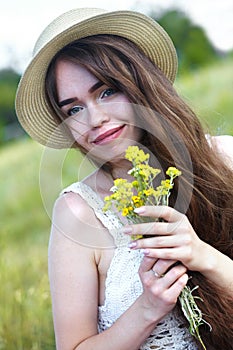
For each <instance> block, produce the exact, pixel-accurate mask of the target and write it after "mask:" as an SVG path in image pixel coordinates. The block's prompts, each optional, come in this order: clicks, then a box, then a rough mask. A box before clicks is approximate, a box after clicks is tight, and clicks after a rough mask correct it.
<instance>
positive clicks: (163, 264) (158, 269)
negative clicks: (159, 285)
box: [152, 259, 176, 277]
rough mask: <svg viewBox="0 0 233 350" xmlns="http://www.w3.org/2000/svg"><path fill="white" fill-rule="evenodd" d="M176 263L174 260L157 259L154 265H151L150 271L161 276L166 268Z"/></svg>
mask: <svg viewBox="0 0 233 350" xmlns="http://www.w3.org/2000/svg"><path fill="white" fill-rule="evenodd" d="M175 263H176V260H165V259H158V260H157V261H156V262H155V264H154V266H153V267H152V271H154V273H155V275H156V274H158V276H160V277H161V276H163V275H164V274H165V273H166V272H167V271H168V269H169V268H170V267H171V266H172V265H174V264H175Z"/></svg>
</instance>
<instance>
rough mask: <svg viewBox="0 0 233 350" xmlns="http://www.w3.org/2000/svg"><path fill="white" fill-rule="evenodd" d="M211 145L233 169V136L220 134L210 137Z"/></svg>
mask: <svg viewBox="0 0 233 350" xmlns="http://www.w3.org/2000/svg"><path fill="white" fill-rule="evenodd" d="M210 143H211V146H212V147H213V148H214V149H215V150H216V151H217V152H218V153H219V154H220V155H221V157H222V158H223V159H224V160H225V162H226V164H228V165H229V166H230V168H232V169H233V136H231V135H219V136H212V137H211V139H210Z"/></svg>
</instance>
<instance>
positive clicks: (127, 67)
mask: <svg viewBox="0 0 233 350" xmlns="http://www.w3.org/2000/svg"><path fill="white" fill-rule="evenodd" d="M176 69H177V61H176V54H175V49H174V47H173V44H172V42H171V40H170V38H169V37H168V35H167V34H166V33H165V32H164V30H163V29H162V28H161V27H160V26H159V25H158V24H157V23H156V22H154V21H153V20H151V19H150V18H148V17H146V16H144V15H142V14H139V13H135V12H131V11H116V12H105V11H103V10H97V9H77V10H72V11H70V12H68V13H66V14H64V15H62V16H60V17H59V18H58V19H56V20H55V21H54V22H53V23H52V24H50V25H49V26H48V27H47V28H46V29H45V31H44V32H43V33H42V34H41V36H40V38H39V39H38V41H37V44H36V47H35V51H34V58H33V60H32V62H31V63H30V65H29V66H28V68H27V70H26V72H25V74H24V75H23V77H22V79H21V83H20V85H19V89H18V93H17V98H16V109H17V113H18V117H19V120H20V122H21V124H22V125H23V127H24V128H25V129H26V130H27V132H28V133H29V134H30V135H31V136H32V137H33V138H35V139H36V140H37V141H39V142H40V143H42V144H45V145H48V146H49V147H54V148H64V147H77V148H79V149H81V151H82V152H83V153H84V154H86V155H87V157H88V158H90V159H92V160H93V161H94V163H95V164H96V165H98V168H97V170H96V171H95V172H94V173H93V174H91V175H90V176H88V177H87V178H86V179H84V180H83V182H81V183H75V184H73V185H71V186H70V187H68V188H67V189H65V190H64V191H63V193H62V194H61V196H60V197H59V198H58V200H57V201H56V203H55V206H54V214H53V224H52V232H51V240H50V246H49V276H50V284H51V294H52V302H53V317H54V326H55V335H56V343H57V348H58V349H62V350H64V349H80V350H81V349H92V348H95V349H101V350H103V349H109V348H111V349H112V350H114V349H117V350H119V349H121V350H128V349H129V350H133V349H135V350H137V349H139V348H140V349H154V348H156V349H198V348H199V347H200V344H199V342H197V341H196V339H195V338H194V337H192V336H191V335H190V334H189V331H188V324H187V323H186V321H185V319H184V316H183V314H182V312H181V311H180V306H179V303H178V302H177V300H178V297H179V295H180V293H181V291H182V289H183V288H184V287H185V285H186V284H187V282H188V278H189V277H188V276H189V275H190V276H191V277H192V278H191V279H190V280H189V282H188V283H189V285H190V286H197V285H198V286H199V288H198V295H199V296H200V297H201V298H202V300H203V301H200V300H197V303H198V305H199V306H200V308H201V310H202V311H203V312H204V315H205V320H206V321H207V322H208V323H209V324H210V325H211V327H212V331H210V329H209V327H208V325H205V324H204V325H202V326H201V327H200V333H201V336H202V340H203V342H204V344H205V345H206V347H207V349H230V348H231V347H232V345H231V343H232V336H233V332H232V322H231V311H232V300H233V298H232V296H233V274H232V267H233V262H232V257H233V251H232V212H233V200H232V199H233V189H232V178H233V175H232V170H231V168H230V167H231V166H232V158H231V157H230V156H229V154H228V153H229V152H228V150H229V149H230V148H231V144H232V139H231V137H225V138H224V137H222V138H221V137H219V138H210V137H209V138H207V137H206V135H205V134H204V131H203V129H202V127H201V125H200V122H199V121H198V119H197V117H196V116H195V115H194V113H193V112H192V111H191V110H190V109H189V107H188V106H187V105H186V104H185V103H184V102H183V101H182V100H181V99H180V97H179V96H178V95H177V93H176V92H175V91H174V89H173V87H172V82H173V81H174V79H175V75H176ZM136 144H138V145H140V146H141V147H142V148H144V149H146V150H147V151H148V152H150V153H151V155H152V156H153V159H152V160H153V165H155V166H156V167H160V169H161V170H162V172H165V170H166V169H167V167H168V166H177V167H178V168H179V169H180V170H182V176H181V177H180V179H179V183H177V184H176V186H175V187H174V189H173V191H172V195H171V201H170V205H171V207H156V206H146V207H141V208H139V209H138V215H141V216H142V217H143V216H149V217H151V222H149V223H146V224H137V225H125V226H124V227H122V224H121V221H120V218H119V214H118V213H114V212H108V213H104V212H103V211H102V207H103V200H104V198H105V196H107V195H109V193H110V192H109V191H110V188H111V187H112V182H113V180H114V179H116V178H119V177H122V178H128V177H129V175H128V173H127V172H128V170H129V167H130V165H129V163H128V161H126V159H125V158H124V152H125V150H126V149H127V147H128V146H130V145H136ZM157 218H161V219H163V220H164V222H155V220H156V219H157ZM142 233H144V234H146V236H145V237H143V238H142V239H140V240H136V241H135V240H134V241H132V240H131V238H130V237H131V235H135V234H142ZM177 262H179V263H177Z"/></svg>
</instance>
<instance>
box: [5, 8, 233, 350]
mask: <svg viewBox="0 0 233 350" xmlns="http://www.w3.org/2000/svg"><path fill="white" fill-rule="evenodd" d="M151 14H152V16H154V17H155V18H157V19H158V20H159V22H160V23H161V24H162V25H163V26H164V27H165V29H167V31H168V33H170V35H171V37H172V39H173V40H174V43H175V46H176V48H177V52H178V57H179V62H180V68H179V74H178V78H177V80H176V83H175V85H176V88H177V90H178V91H179V92H180V94H181V95H182V96H183V98H184V99H185V100H186V101H187V102H188V103H189V105H191V107H192V108H193V109H194V110H195V111H196V113H197V114H198V116H199V117H200V119H201V121H202V123H203V126H204V128H205V130H206V132H208V133H211V134H231V135H233V118H232V110H233V98H232V92H233V52H232V51H230V52H224V53H223V52H219V51H218V50H216V49H215V48H214V47H213V45H212V43H211V42H209V40H208V38H207V37H206V35H205V32H204V30H203V29H202V28H200V27H198V26H195V25H193V24H192V22H191V20H190V19H189V18H188V17H186V15H184V14H183V13H182V12H180V11H178V10H170V11H167V12H165V13H163V14H160V17H159V18H158V16H156V14H154V13H153V12H152V13H151ZM19 78H20V75H19V74H18V73H17V72H15V71H13V70H12V69H4V70H1V71H0V159H1V162H0V177H1V183H0V194H1V206H0V218H1V227H0V253H1V254H0V285H1V288H0V300H1V305H0V349H7V350H13V349H14V350H15V349H17V350H21V349H22V350H25V349H31V350H37V349H46V350H47V349H55V343H54V335H53V325H52V316H51V301H50V295H49V284H48V277H47V246H48V240H49V231H50V224H51V221H50V217H51V211H52V206H53V202H54V200H55V198H56V197H57V195H58V194H59V192H60V190H61V189H62V188H63V187H65V186H66V185H68V184H69V183H71V182H73V181H77V180H78V179H81V178H82V177H83V176H85V175H86V174H87V173H88V172H90V170H91V169H92V167H91V166H90V164H89V163H85V162H84V163H81V162H82V158H81V156H80V155H79V153H78V152H75V151H68V152H63V151H50V150H46V149H44V148H43V147H42V146H40V145H38V144H37V143H35V142H34V141H32V140H30V139H29V138H28V137H27V136H26V135H25V134H24V132H23V130H22V129H21V127H20V126H19V124H18V122H17V118H16V116H15V111H14V97H15V91H16V87H17V83H18V81H19ZM80 163H81V166H79V164H80Z"/></svg>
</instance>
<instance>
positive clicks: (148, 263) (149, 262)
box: [139, 256, 157, 273]
mask: <svg viewBox="0 0 233 350" xmlns="http://www.w3.org/2000/svg"><path fill="white" fill-rule="evenodd" d="M156 261H157V259H154V258H151V257H147V256H145V257H144V258H143V259H142V262H141V264H140V267H139V272H140V273H145V272H148V271H150V270H151V269H152V267H153V266H154V264H155V262H156Z"/></svg>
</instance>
